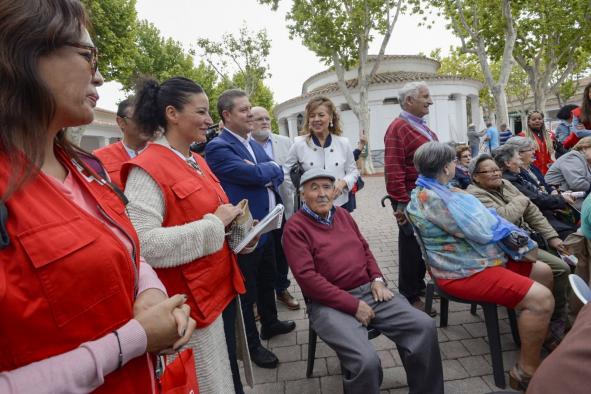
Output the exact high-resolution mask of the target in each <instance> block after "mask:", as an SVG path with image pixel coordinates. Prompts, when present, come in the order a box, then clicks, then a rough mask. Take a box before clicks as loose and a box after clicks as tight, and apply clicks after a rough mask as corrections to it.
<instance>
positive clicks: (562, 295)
mask: <svg viewBox="0 0 591 394" xmlns="http://www.w3.org/2000/svg"><path fill="white" fill-rule="evenodd" d="M470 173H471V174H472V180H473V183H472V184H471V185H470V186H468V189H467V191H468V192H469V193H471V194H472V195H474V196H475V197H476V198H478V200H480V202H482V204H484V205H485V206H486V207H488V208H494V209H495V211H496V213H497V214H498V215H499V216H501V217H502V218H504V219H506V220H507V221H509V222H511V223H513V224H515V225H516V226H518V227H519V228H521V229H523V230H524V231H526V233H527V234H528V236H529V237H530V238H532V239H533V240H534V241H536V242H537V244H538V245H539V246H540V248H539V249H538V256H537V259H538V260H540V261H542V262H544V263H545V264H547V265H548V266H549V267H550V268H551V269H552V275H553V277H554V284H553V294H554V298H555V304H556V306H555V310H554V313H553V315H552V324H551V336H550V337H549V338H548V342H547V344H546V345H547V347H548V348H550V349H553V348H555V347H556V346H557V344H558V342H559V341H560V339H561V338H562V337H563V336H564V329H565V323H566V304H567V293H566V292H567V287H568V274H569V273H570V268H569V266H568V264H567V263H565V262H564V261H563V260H562V259H561V258H559V257H558V256H556V255H555V254H553V253H552V252H556V251H557V252H560V253H564V254H567V251H566V249H565V247H564V245H563V243H562V240H561V239H560V237H559V236H558V233H557V232H556V230H554V228H553V227H552V226H551V225H550V223H548V220H547V219H546V218H545V217H544V215H543V214H542V212H541V211H540V210H539V209H538V207H537V206H536V205H535V204H533V203H532V202H531V200H530V199H529V198H528V197H527V196H525V195H524V194H523V193H521V192H520V191H519V189H517V188H516V187H515V186H513V184H512V183H511V182H509V181H508V180H506V179H503V177H502V171H501V169H500V168H499V166H498V165H497V163H496V162H495V160H494V159H493V158H492V156H490V155H486V154H482V155H479V156H478V157H477V158H475V159H474V160H473V161H472V162H471V163H470ZM545 249H547V250H545Z"/></svg>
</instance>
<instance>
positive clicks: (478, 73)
mask: <svg viewBox="0 0 591 394" xmlns="http://www.w3.org/2000/svg"><path fill="white" fill-rule="evenodd" d="M429 57H432V58H434V59H437V60H438V61H439V63H441V67H439V69H438V70H437V73H438V74H440V75H453V76H457V77H463V78H472V79H476V80H477V81H480V82H482V83H483V84H484V87H483V88H482V89H480V91H479V93H478V98H479V101H480V105H481V106H482V109H483V111H484V116H485V117H490V116H491V115H492V114H493V113H494V111H495V100H494V97H493V96H492V94H491V92H490V89H489V87H488V86H487V85H486V83H485V82H486V81H485V78H484V74H483V72H482V68H481V67H480V62H479V61H478V57H477V56H476V55H474V54H473V53H464V52H462V50H461V49H460V48H450V52H449V55H448V56H445V57H441V55H440V50H435V51H433V52H431V54H430V55H429ZM491 69H492V73H493V76H494V78H498V74H499V66H498V63H493V64H491ZM472 122H473V123H477V122H476V120H475V119H472Z"/></svg>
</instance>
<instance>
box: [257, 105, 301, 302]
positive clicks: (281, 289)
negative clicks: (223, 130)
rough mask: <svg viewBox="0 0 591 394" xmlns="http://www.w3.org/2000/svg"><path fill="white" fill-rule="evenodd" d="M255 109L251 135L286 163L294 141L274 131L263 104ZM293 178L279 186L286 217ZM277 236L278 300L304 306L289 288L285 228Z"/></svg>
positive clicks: (277, 231) (270, 153) (290, 211)
mask: <svg viewBox="0 0 591 394" xmlns="http://www.w3.org/2000/svg"><path fill="white" fill-rule="evenodd" d="M251 113H252V131H251V133H250V136H251V137H252V138H253V139H254V140H255V141H256V142H258V143H259V144H260V145H261V146H262V147H263V149H264V150H265V153H267V156H269V157H270V158H271V159H272V160H274V161H275V162H276V163H277V164H279V165H280V166H282V165H283V163H284V162H285V159H286V158H287V154H288V153H289V149H290V148H291V145H292V144H291V141H290V140H289V138H288V137H285V136H282V135H278V134H274V133H273V132H272V131H271V116H269V111H267V110H266V109H265V108H263V107H253V108H252V109H251ZM288 183H289V182H283V183H282V184H281V186H279V195H280V196H281V200H282V202H283V205H284V206H285V219H286V220H287V219H289V218H290V216H291V215H292V214H293V204H294V190H293V187H292V186H291V184H288ZM272 234H273V237H275V239H276V242H275V262H276V266H277V278H276V282H275V292H276V293H277V300H278V301H280V302H282V303H283V304H285V306H287V307H288V308H289V309H300V304H299V302H298V301H297V300H296V299H295V298H293V296H292V295H291V294H290V293H289V291H288V288H289V285H290V284H291V283H290V281H289V279H288V278H287V274H288V270H289V268H288V265H287V261H286V260H285V255H284V253H283V248H282V247H281V237H282V235H283V227H281V229H279V230H276V231H273V233H272Z"/></svg>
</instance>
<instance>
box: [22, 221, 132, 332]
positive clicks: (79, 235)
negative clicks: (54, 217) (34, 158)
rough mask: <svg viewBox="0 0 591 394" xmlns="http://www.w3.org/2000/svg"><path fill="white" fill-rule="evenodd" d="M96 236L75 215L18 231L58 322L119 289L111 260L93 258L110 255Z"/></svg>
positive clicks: (78, 312) (67, 318) (62, 322)
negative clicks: (68, 218)
mask: <svg viewBox="0 0 591 394" xmlns="http://www.w3.org/2000/svg"><path fill="white" fill-rule="evenodd" d="M98 237H99V236H98V234H97V232H96V230H94V229H93V228H92V227H91V225H90V224H89V223H88V222H86V221H84V220H82V219H81V218H79V217H76V218H74V219H72V220H70V221H67V222H58V223H50V224H45V225H43V226H39V227H36V228H33V229H30V230H28V231H26V232H24V233H21V234H19V235H18V240H19V242H20V243H21V245H22V246H23V249H24V250H25V252H26V254H27V256H28V257H29V259H30V261H31V264H32V265H33V267H34V268H35V272H36V274H37V277H38V279H39V281H40V283H41V286H42V288H43V292H44V294H45V297H46V299H47V302H48V303H49V305H50V307H51V310H52V313H53V316H54V318H55V320H56V323H57V324H58V326H63V325H65V324H66V323H68V322H69V321H70V320H71V319H73V318H75V317H77V316H79V315H80V314H82V313H84V312H85V311H87V310H89V309H91V308H92V307H93V306H95V305H97V304H99V303H100V302H101V301H103V300H105V299H107V298H109V297H111V296H112V295H113V294H115V293H117V292H119V291H121V290H122V286H121V284H120V283H121V279H120V278H119V277H118V276H119V275H118V272H117V269H116V267H115V264H114V263H113V262H112V261H111V260H110V259H104V260H100V259H95V258H93V256H96V255H103V256H109V255H110V254H109V253H107V251H106V250H105V243H104V242H98ZM107 249H110V248H108V247H107ZM108 252H111V251H110V250H109V251H108ZM97 260H98V261H97Z"/></svg>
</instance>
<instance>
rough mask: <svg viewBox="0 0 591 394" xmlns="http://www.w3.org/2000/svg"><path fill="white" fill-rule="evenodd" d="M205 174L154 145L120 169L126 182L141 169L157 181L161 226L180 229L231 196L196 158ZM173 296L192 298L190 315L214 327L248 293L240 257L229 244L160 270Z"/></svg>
mask: <svg viewBox="0 0 591 394" xmlns="http://www.w3.org/2000/svg"><path fill="white" fill-rule="evenodd" d="M193 157H194V158H195V160H196V161H197V163H198V164H199V166H200V167H201V170H202V171H203V175H199V174H198V173H197V171H196V170H195V169H194V168H192V167H191V166H189V165H188V164H187V163H185V162H184V161H183V160H182V159H181V158H180V157H179V156H177V155H176V154H175V153H174V152H172V151H171V150H170V149H169V148H167V147H165V146H162V145H159V144H150V146H148V147H147V148H146V150H145V151H144V152H142V154H141V155H139V156H138V157H137V158H135V159H134V160H133V161H131V162H127V163H125V164H124V165H123V167H122V169H121V179H122V181H123V183H124V184H125V182H126V180H127V176H128V174H129V171H131V168H133V166H137V167H140V168H142V169H143V170H144V171H146V172H147V173H148V174H150V176H151V177H152V178H153V179H154V180H155V181H156V183H157V184H158V186H159V187H160V190H161V191H162V195H163V196H164V200H165V206H166V213H165V214H164V221H163V222H162V227H172V226H179V225H183V224H186V223H190V222H193V221H196V220H200V219H202V218H203V216H205V215H206V214H208V213H213V212H215V210H216V209H217V207H218V206H220V205H221V204H227V203H228V197H227V196H226V193H225V192H224V190H223V189H222V187H221V186H220V181H219V180H218V179H217V178H216V176H215V175H214V174H213V172H211V170H210V169H209V167H208V165H207V163H206V162H205V160H204V159H203V158H202V157H201V156H199V155H197V154H193ZM156 272H157V273H158V277H159V278H160V280H162V282H163V283H164V285H165V286H166V289H167V290H168V293H169V294H170V295H173V294H178V293H184V294H187V295H189V300H188V304H189V306H190V307H191V317H192V318H193V319H195V321H196V322H197V326H198V327H205V326H207V325H209V324H210V323H212V322H213V321H214V320H215V319H216V318H217V317H218V316H219V315H220V314H221V313H222V312H223V310H224V309H225V308H226V306H227V305H228V304H229V303H230V301H232V300H233V299H234V298H235V297H236V295H237V294H238V293H244V292H245V288H244V279H243V278H242V273H241V272H240V268H239V267H238V264H237V261H236V255H235V254H234V253H233V252H232V251H231V250H230V248H229V246H228V243H227V242H225V241H224V246H223V247H222V249H221V250H219V251H218V252H215V253H213V254H210V255H208V256H203V257H201V258H199V259H196V260H194V261H192V262H190V263H188V264H183V265H180V266H178V267H172V268H161V269H156Z"/></svg>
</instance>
